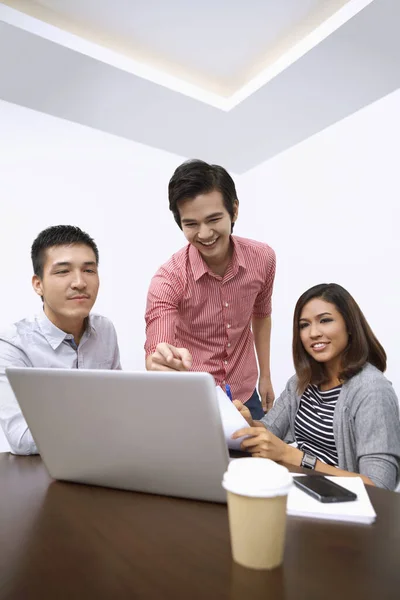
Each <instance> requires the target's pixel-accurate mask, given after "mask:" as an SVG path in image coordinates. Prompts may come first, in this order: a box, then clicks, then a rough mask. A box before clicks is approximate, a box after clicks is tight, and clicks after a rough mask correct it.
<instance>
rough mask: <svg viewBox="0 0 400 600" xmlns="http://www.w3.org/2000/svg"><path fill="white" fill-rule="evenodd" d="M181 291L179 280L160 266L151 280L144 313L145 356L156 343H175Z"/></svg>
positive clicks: (154, 348)
mask: <svg viewBox="0 0 400 600" xmlns="http://www.w3.org/2000/svg"><path fill="white" fill-rule="evenodd" d="M182 293H183V288H182V284H181V282H180V281H179V280H178V278H177V277H175V276H174V275H173V274H172V273H170V272H168V271H166V270H165V269H164V268H161V269H160V270H159V271H158V272H157V273H156V274H155V275H154V277H153V279H152V280H151V283H150V287H149V291H148V294H147V305H146V314H145V321H146V343H145V346H144V348H145V352H146V356H149V355H150V354H153V352H155V350H156V347H157V344H161V343H162V342H166V343H168V344H172V345H173V344H174V343H175V329H176V323H177V320H178V307H179V303H180V301H181V298H182Z"/></svg>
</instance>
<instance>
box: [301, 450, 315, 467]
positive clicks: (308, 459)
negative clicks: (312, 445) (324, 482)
mask: <svg viewBox="0 0 400 600" xmlns="http://www.w3.org/2000/svg"><path fill="white" fill-rule="evenodd" d="M316 462H317V457H316V456H313V455H312V454H307V453H306V452H304V454H303V458H302V459H301V466H302V467H304V468H305V469H315V463H316Z"/></svg>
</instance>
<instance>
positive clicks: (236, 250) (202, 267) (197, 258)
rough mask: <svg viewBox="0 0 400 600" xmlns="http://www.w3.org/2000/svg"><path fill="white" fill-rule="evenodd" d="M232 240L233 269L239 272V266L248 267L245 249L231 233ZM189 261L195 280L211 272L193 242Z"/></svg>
mask: <svg viewBox="0 0 400 600" xmlns="http://www.w3.org/2000/svg"><path fill="white" fill-rule="evenodd" d="M231 241H232V244H233V253H232V260H231V264H232V270H233V271H234V273H237V271H238V268H239V267H243V268H244V269H245V268H246V263H245V260H244V255H243V251H242V249H241V247H240V245H239V244H238V242H237V240H235V238H234V236H233V235H231ZM189 261H190V265H191V267H192V272H193V275H194V279H195V281H198V280H199V279H200V277H203V275H205V274H206V273H208V272H209V268H208V266H207V263H206V262H205V261H204V259H203V257H202V256H201V254H200V252H199V251H198V250H197V248H195V247H194V246H193V245H192V244H190V245H189Z"/></svg>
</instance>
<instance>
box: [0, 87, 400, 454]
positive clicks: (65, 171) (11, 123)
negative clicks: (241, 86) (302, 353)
mask: <svg viewBox="0 0 400 600" xmlns="http://www.w3.org/2000/svg"><path fill="white" fill-rule="evenodd" d="M244 151H245V149H244ZM399 156H400V91H398V92H396V93H394V94H392V95H390V96H388V97H386V98H384V99H382V100H380V101H379V102H377V103H376V104H373V105H371V106H369V107H367V108H366V109H364V110H362V111H360V112H359V113H357V114H355V115H353V116H351V117H349V118H348V119H346V120H344V121H342V122H340V123H338V124H336V125H334V126H332V127H331V128H329V129H327V130H325V131H324V132H322V133H320V134H318V135H316V136H314V137H313V138H310V139H309V140H307V141H305V142H303V143H302V144H300V145H298V146H296V147H294V148H292V149H291V150H289V151H287V152H285V153H284V154H281V155H280V156H278V157H276V158H275V159H273V160H271V161H269V162H267V163H265V164H263V165H261V166H259V167H257V168H256V169H253V170H252V171H250V172H248V173H247V174H245V175H242V176H241V177H236V176H235V180H236V182H237V187H238V194H239V199H240V218H239V221H238V223H237V225H236V226H235V233H237V234H238V235H242V236H245V237H253V238H255V239H259V240H264V241H267V242H268V243H269V244H270V245H271V246H272V247H273V248H274V249H275V250H276V252H277V257H278V269H277V276H276V284H275V293H274V301H273V306H274V312H273V340H272V375H273V381H274V385H275V391H276V392H277V393H278V392H279V391H281V389H282V388H283V386H284V384H285V382H286V380H287V378H288V377H289V376H290V375H291V374H292V371H293V367H292V361H291V348H290V346H291V319H292V313H293V308H294V304H295V302H296V300H297V298H298V296H299V295H300V294H301V293H302V292H303V291H305V290H306V289H307V288H308V287H310V286H312V285H314V284H316V283H320V282H323V281H335V282H337V283H340V284H342V285H343V286H345V287H346V288H348V290H349V291H350V292H351V293H352V294H353V295H354V297H355V298H356V300H357V301H358V302H359V304H360V306H361V308H362V310H363V311H364V313H365V315H366V316H367V318H368V320H369V322H370V324H371V325H372V327H373V329H374V330H375V332H376V334H377V336H378V337H379V339H380V340H381V342H382V343H383V345H384V347H385V348H386V351H387V353H388V357H389V369H388V376H389V378H390V379H391V380H392V381H393V382H394V384H395V387H396V389H397V392H398V393H400V371H399V369H398V365H399V364H400V350H399V345H398V340H399V339H400V324H399V323H400V321H399V319H398V317H397V308H398V303H399V302H398V299H399V292H400V289H399V288H400V285H399V259H400V242H399V236H398V223H399V222H400V219H399V217H400V214H399V213H400V211H399V208H398V205H399V198H400V182H399V177H398V176H397V175H396V170H397V169H396V167H397V166H398V165H397V163H398V157H399ZM200 158H201V157H200ZM182 160H184V157H179V156H175V155H171V154H169V153H166V152H162V151H159V150H155V149H152V148H149V147H146V146H143V145H140V144H136V143H133V142H130V141H127V140H123V139H120V138H117V137H114V136H111V135H108V134H104V133H101V132H99V131H95V130H92V129H89V128H86V127H83V126H80V125H76V124H73V123H69V122H66V121H62V120H60V119H56V118H53V117H50V116H47V115H43V114H40V113H36V112H34V111H30V110H28V109H25V108H21V107H18V106H14V105H12V104H7V103H5V102H0V203H1V213H0V214H1V219H0V256H1V274H2V293H1V295H0V327H2V326H3V325H5V324H8V323H10V322H13V321H15V320H18V319H20V318H23V317H24V316H26V314H28V313H31V312H35V311H36V310H38V309H39V308H40V301H39V299H38V298H37V296H36V295H35V294H34V292H33V291H32V289H31V286H30V279H31V275H32V267H31V263H30V255H29V254H30V245H31V243H32V241H33V239H34V237H35V236H36V235H37V233H39V231H41V230H42V229H43V228H45V227H47V226H49V225H55V224H60V223H68V224H76V225H79V226H80V227H82V228H83V229H85V230H86V231H88V232H89V233H90V234H91V235H92V236H93V237H94V238H95V240H96V242H97V243H98V246H99V250H100V275H101V288H100V294H99V299H98V301H97V304H96V306H95V310H96V311H97V312H99V313H101V314H104V315H106V316H108V317H109V318H111V319H112V320H113V322H114V324H115V326H116V328H117V332H118V335H119V342H120V348H121V357H122V362H123V367H124V368H126V369H142V368H143V364H144V363H143V343H144V320H143V314H144V307H145V299H146V291H147V286H148V283H149V280H150V278H151V276H152V274H153V273H154V271H155V270H156V268H157V267H158V266H159V265H160V264H161V263H162V262H164V261H165V259H166V258H168V257H169V256H170V255H171V254H172V253H173V252H174V251H175V250H176V249H178V248H180V247H181V246H182V245H183V244H184V238H183V235H182V233H181V232H180V230H179V229H178V227H177V226H176V225H175V222H174V220H173V217H172V214H171V213H170V212H169V210H168V201H167V184H168V180H169V178H170V176H171V174H172V172H173V170H174V169H175V168H176V166H177V165H178V164H180V163H181V162H182ZM3 448H4V446H3ZM1 449H2V441H1V439H0V451H1Z"/></svg>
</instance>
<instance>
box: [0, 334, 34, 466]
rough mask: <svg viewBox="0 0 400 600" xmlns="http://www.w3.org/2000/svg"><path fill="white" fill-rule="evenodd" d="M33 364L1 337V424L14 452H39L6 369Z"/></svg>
mask: <svg viewBox="0 0 400 600" xmlns="http://www.w3.org/2000/svg"><path fill="white" fill-rule="evenodd" d="M31 366H32V365H31V364H30V363H29V360H28V358H27V357H26V355H25V353H24V352H23V351H22V350H21V349H20V348H18V347H17V346H15V345H14V344H13V343H12V342H10V341H6V340H3V339H0V425H1V427H2V429H3V432H4V435H5V437H6V439H7V442H8V444H9V446H10V448H11V452H12V453H13V454H25V455H26V454H38V450H37V447H36V444H35V442H34V440H33V437H32V434H31V432H30V431H29V429H28V425H27V423H26V421H25V419H24V416H23V414H22V412H21V409H20V406H19V404H18V401H17V399H16V397H15V395H14V392H13V391H12V389H11V386H10V383H9V381H8V379H7V375H6V372H5V370H6V368H7V367H31Z"/></svg>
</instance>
